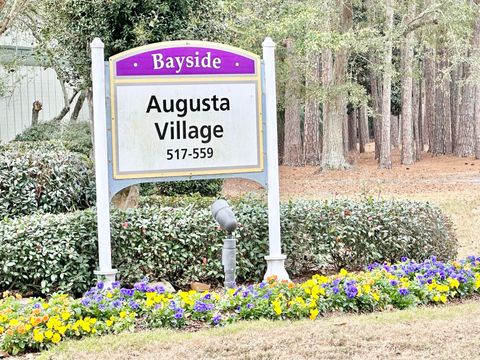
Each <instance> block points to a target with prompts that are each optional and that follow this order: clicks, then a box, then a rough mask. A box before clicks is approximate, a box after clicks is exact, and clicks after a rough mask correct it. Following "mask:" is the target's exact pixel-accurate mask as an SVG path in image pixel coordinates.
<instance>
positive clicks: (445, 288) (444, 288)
mask: <svg viewBox="0 0 480 360" xmlns="http://www.w3.org/2000/svg"><path fill="white" fill-rule="evenodd" d="M437 290H438V291H440V292H448V290H450V288H449V287H448V285H440V284H437Z"/></svg>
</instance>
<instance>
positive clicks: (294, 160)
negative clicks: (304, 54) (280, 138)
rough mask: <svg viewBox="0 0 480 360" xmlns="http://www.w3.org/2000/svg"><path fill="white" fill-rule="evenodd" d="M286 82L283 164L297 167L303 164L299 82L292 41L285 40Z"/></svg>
mask: <svg viewBox="0 0 480 360" xmlns="http://www.w3.org/2000/svg"><path fill="white" fill-rule="evenodd" d="M286 63H287V72H288V73H287V82H286V84H285V140H284V143H283V164H284V165H287V166H299V165H302V162H303V149H302V134H301V132H300V131H301V130H300V122H301V119H300V99H299V96H300V81H299V76H298V70H297V61H296V59H295V50H294V49H293V41H292V39H287V59H286Z"/></svg>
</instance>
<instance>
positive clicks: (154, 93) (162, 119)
mask: <svg viewBox="0 0 480 360" xmlns="http://www.w3.org/2000/svg"><path fill="white" fill-rule="evenodd" d="M260 72H261V71H260V58H259V57H258V56H257V55H255V54H252V53H249V52H247V51H244V50H240V49H236V48H232V47H229V46H225V45H220V44H214V43H207V42H196V41H174V42H166V43H159V44H153V45H148V46H144V47H140V48H136V49H132V50H129V51H126V52H123V53H120V54H118V55H115V56H113V57H111V58H110V91H111V109H112V120H111V121H112V123H111V129H112V160H113V178H114V179H133V178H161V177H172V176H193V175H209V174H210V175H213V174H228V173H243V172H248V173H251V172H261V171H263V169H264V164H263V134H262V131H263V129H262V92H261V76H260Z"/></svg>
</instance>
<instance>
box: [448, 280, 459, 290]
mask: <svg viewBox="0 0 480 360" xmlns="http://www.w3.org/2000/svg"><path fill="white" fill-rule="evenodd" d="M448 285H450V287H451V288H455V289H458V287H459V286H460V281H458V280H457V279H452V278H448Z"/></svg>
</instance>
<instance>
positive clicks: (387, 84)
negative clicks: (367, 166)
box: [379, 0, 393, 169]
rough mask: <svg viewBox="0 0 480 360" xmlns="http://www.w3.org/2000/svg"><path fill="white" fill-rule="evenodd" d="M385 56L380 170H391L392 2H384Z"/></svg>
mask: <svg viewBox="0 0 480 360" xmlns="http://www.w3.org/2000/svg"><path fill="white" fill-rule="evenodd" d="M385 17H386V20H385V23H386V26H385V35H386V43H385V54H384V58H383V64H384V67H385V69H384V73H383V94H382V147H381V149H380V164H379V167H380V169H391V168H392V157H391V149H390V101H391V98H392V96H391V94H392V47H393V44H392V36H393V34H392V31H393V0H386V7H385Z"/></svg>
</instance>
